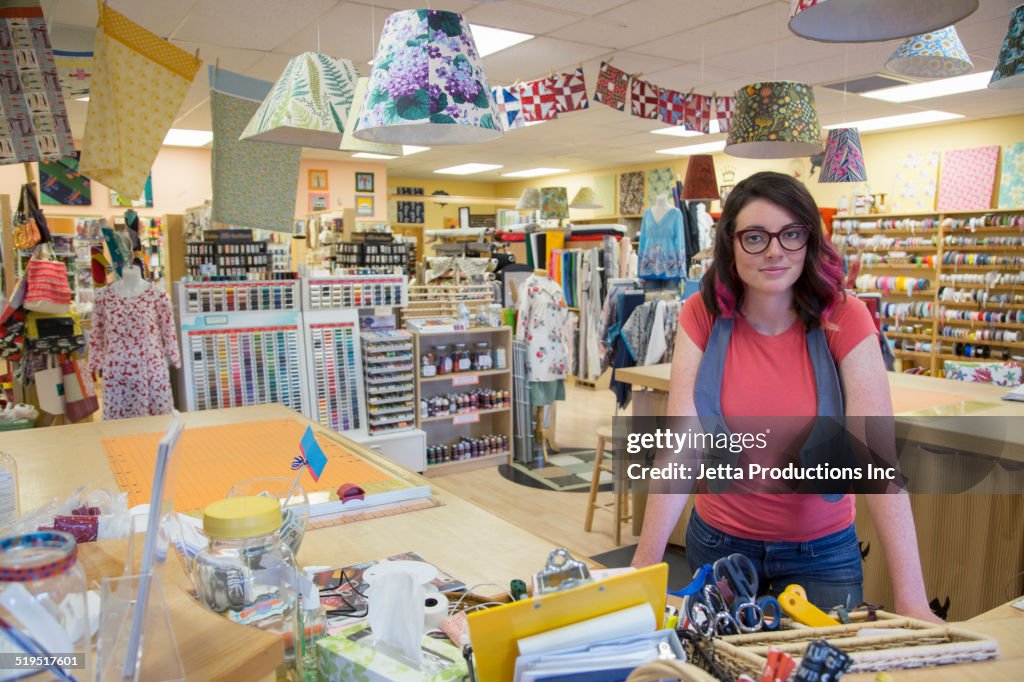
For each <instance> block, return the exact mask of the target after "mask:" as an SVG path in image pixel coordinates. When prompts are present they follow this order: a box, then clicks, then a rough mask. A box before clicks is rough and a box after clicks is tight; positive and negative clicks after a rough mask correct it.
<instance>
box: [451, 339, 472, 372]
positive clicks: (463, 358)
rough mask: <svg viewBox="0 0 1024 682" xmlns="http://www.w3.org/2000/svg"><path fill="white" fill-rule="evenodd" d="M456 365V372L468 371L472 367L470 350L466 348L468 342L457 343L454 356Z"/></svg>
mask: <svg viewBox="0 0 1024 682" xmlns="http://www.w3.org/2000/svg"><path fill="white" fill-rule="evenodd" d="M453 359H454V367H455V370H454V371H456V372H468V371H469V370H470V369H472V366H473V363H472V361H471V360H470V358H469V351H468V350H466V344H464V343H457V344H455V353H454V356H453Z"/></svg>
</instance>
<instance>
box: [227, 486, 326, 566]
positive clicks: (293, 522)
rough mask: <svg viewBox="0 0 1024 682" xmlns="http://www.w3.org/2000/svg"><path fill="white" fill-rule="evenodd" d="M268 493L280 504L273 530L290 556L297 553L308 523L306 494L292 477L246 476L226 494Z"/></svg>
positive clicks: (241, 495) (250, 494) (238, 495)
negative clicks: (279, 518)
mask: <svg viewBox="0 0 1024 682" xmlns="http://www.w3.org/2000/svg"><path fill="white" fill-rule="evenodd" d="M254 495H255V496H259V497H269V498H271V499H274V500H277V501H278V502H279V503H280V505H281V518H282V521H281V527H280V528H279V529H278V531H277V534H278V535H279V536H280V537H281V539H282V540H284V543H285V544H286V545H288V549H290V550H291V551H292V556H294V555H296V554H298V553H299V546H300V545H301V544H302V538H303V537H304V536H305V535H306V526H307V525H309V496H308V495H306V491H305V490H303V488H302V486H301V485H299V484H298V483H297V482H296V481H295V479H293V478H287V477H284V476H266V477H259V478H250V479H248V480H245V481H242V482H241V483H236V484H234V485H233V486H231V490H229V491H228V497H251V496H254Z"/></svg>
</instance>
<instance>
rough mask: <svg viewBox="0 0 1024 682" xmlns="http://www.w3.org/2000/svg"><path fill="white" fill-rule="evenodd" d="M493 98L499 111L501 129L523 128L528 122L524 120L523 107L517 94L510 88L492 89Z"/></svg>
mask: <svg viewBox="0 0 1024 682" xmlns="http://www.w3.org/2000/svg"><path fill="white" fill-rule="evenodd" d="M491 96H492V97H493V98H494V104H495V106H496V107H497V109H498V123H499V124H500V125H501V129H502V130H512V129H513V128H522V127H523V124H525V123H526V120H525V119H524V118H523V107H522V105H521V104H520V103H519V98H518V97H516V95H515V93H514V92H512V90H511V89H510V88H502V87H500V86H499V87H496V88H492V89H491Z"/></svg>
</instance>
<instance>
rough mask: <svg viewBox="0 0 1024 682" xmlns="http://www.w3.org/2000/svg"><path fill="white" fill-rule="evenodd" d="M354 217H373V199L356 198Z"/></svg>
mask: <svg viewBox="0 0 1024 682" xmlns="http://www.w3.org/2000/svg"><path fill="white" fill-rule="evenodd" d="M356 215H362V216H371V215H373V197H356Z"/></svg>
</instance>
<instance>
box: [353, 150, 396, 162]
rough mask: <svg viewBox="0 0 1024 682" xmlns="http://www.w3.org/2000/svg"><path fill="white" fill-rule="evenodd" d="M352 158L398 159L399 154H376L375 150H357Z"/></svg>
mask: <svg viewBox="0 0 1024 682" xmlns="http://www.w3.org/2000/svg"><path fill="white" fill-rule="evenodd" d="M352 158H353V159H383V160H385V161H387V160H388V159H397V158H398V157H397V156H392V155H391V154H374V153H373V152H356V153H355V154H353V155H352Z"/></svg>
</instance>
